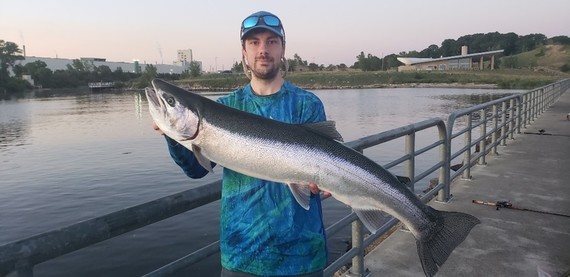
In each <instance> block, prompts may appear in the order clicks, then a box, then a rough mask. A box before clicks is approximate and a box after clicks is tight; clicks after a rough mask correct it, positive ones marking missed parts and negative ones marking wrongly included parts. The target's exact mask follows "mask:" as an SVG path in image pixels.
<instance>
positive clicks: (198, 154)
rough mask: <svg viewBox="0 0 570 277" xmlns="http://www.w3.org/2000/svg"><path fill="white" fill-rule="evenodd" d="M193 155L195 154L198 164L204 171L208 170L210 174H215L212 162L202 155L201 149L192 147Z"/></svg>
mask: <svg viewBox="0 0 570 277" xmlns="http://www.w3.org/2000/svg"><path fill="white" fill-rule="evenodd" d="M192 153H194V156H195V157H196V159H197V160H198V163H199V164H200V165H201V166H202V167H203V168H204V169H206V170H208V172H210V173H214V169H212V163H211V162H210V160H208V159H207V158H206V157H204V155H202V149H200V147H198V146H195V145H192Z"/></svg>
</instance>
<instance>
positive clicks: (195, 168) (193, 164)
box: [164, 136, 216, 179]
mask: <svg viewBox="0 0 570 277" xmlns="http://www.w3.org/2000/svg"><path fill="white" fill-rule="evenodd" d="M164 138H165V139H166V144H167V145H168V152H170V157H172V159H173V160H174V162H175V163H176V164H177V165H178V166H180V168H182V170H183V171H184V173H185V174H186V176H188V177H190V178H192V179H199V178H202V177H204V176H206V174H208V170H207V169H205V168H204V167H202V165H200V163H199V162H198V159H196V156H195V155H194V153H192V151H190V149H188V148H186V147H184V146H183V145H181V144H179V143H178V142H176V141H175V140H173V139H171V138H169V137H167V136H164ZM214 166H216V164H215V163H212V168H213V167H214Z"/></svg>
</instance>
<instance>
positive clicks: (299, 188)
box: [287, 184, 311, 210]
mask: <svg viewBox="0 0 570 277" xmlns="http://www.w3.org/2000/svg"><path fill="white" fill-rule="evenodd" d="M287 185H288V186H289V188H290V189H291V193H293V197H295V200H297V203H299V205H301V207H303V208H304V209H305V210H309V201H310V199H311V190H310V189H309V186H307V185H300V184H287Z"/></svg>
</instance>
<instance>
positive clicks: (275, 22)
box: [256, 15, 281, 27]
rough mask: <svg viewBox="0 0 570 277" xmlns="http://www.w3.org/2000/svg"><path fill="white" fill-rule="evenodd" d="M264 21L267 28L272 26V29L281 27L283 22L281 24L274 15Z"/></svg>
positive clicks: (266, 17) (264, 18)
mask: <svg viewBox="0 0 570 277" xmlns="http://www.w3.org/2000/svg"><path fill="white" fill-rule="evenodd" d="M263 21H264V22H265V24H266V25H267V26H271V27H277V26H279V24H281V22H279V18H277V17H275V16H272V15H266V16H264V17H263ZM256 23H257V22H256Z"/></svg>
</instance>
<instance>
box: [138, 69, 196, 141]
mask: <svg viewBox="0 0 570 277" xmlns="http://www.w3.org/2000/svg"><path fill="white" fill-rule="evenodd" d="M152 86H153V87H152V88H146V89H145V94H146V98H147V99H148V107H149V112H150V116H151V117H152V119H153V120H154V122H155V123H156V125H157V126H158V127H159V128H160V130H161V131H162V132H163V133H164V134H165V135H167V136H168V137H170V138H172V139H174V140H176V141H185V140H192V139H194V138H195V137H196V136H197V134H198V130H199V128H200V123H201V120H200V119H201V118H200V115H199V108H198V106H197V103H196V102H198V101H192V99H191V98H192V96H193V95H194V94H193V93H191V92H189V91H186V90H184V89H182V88H179V87H177V86H175V85H172V84H169V83H167V82H165V81H163V80H160V79H154V80H152Z"/></svg>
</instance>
